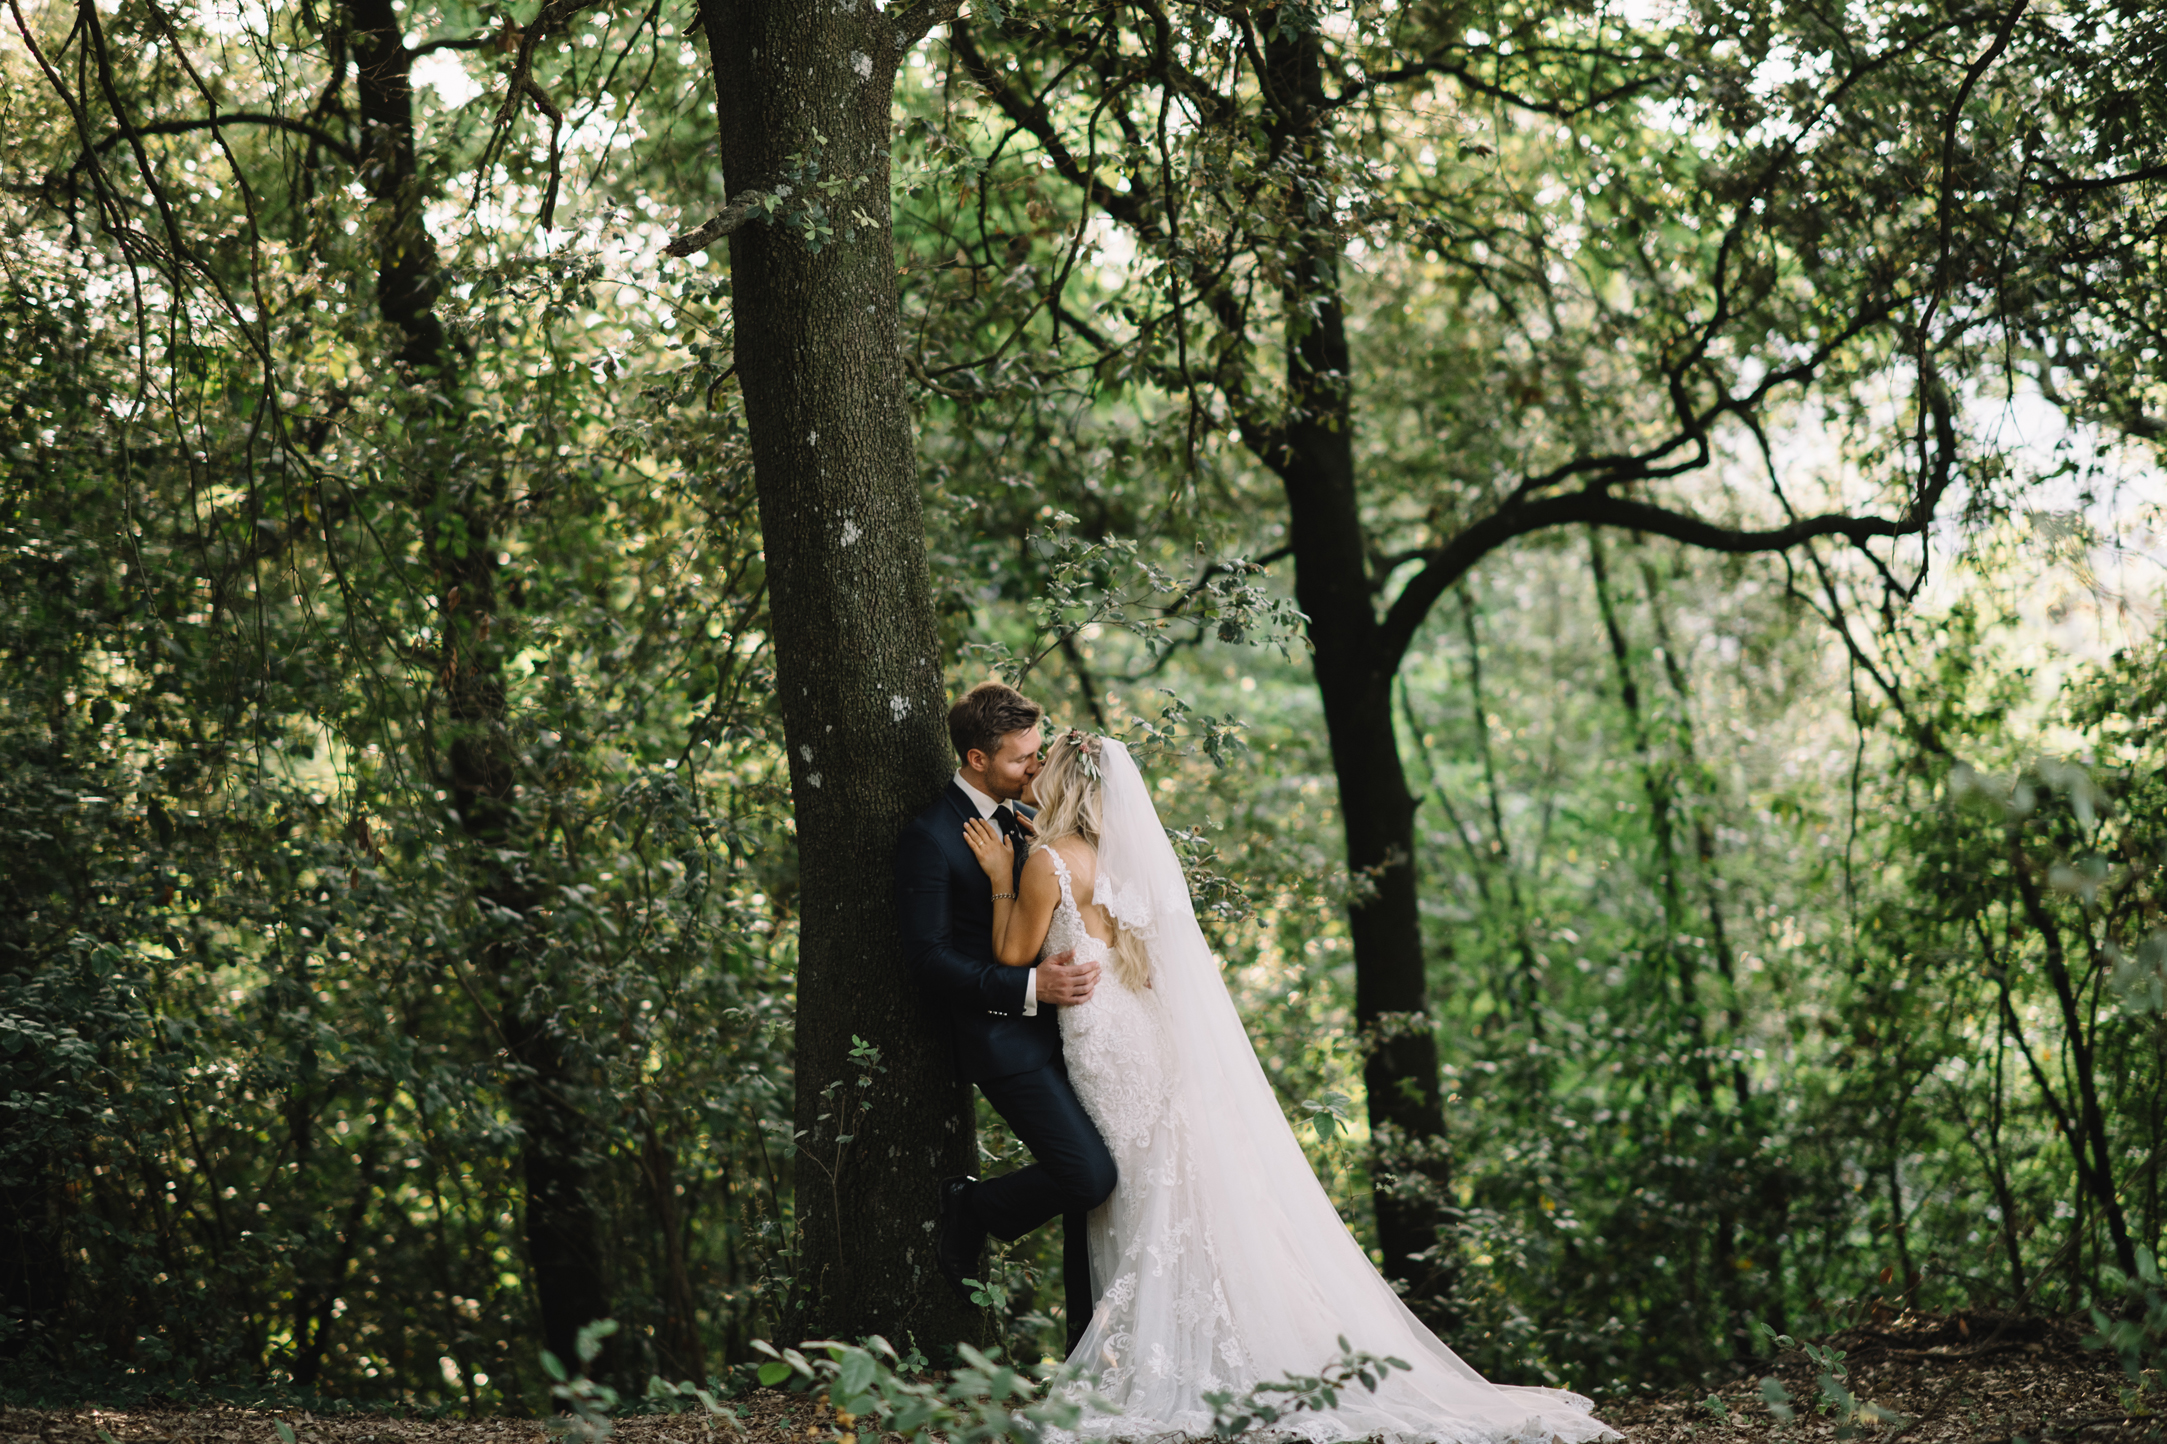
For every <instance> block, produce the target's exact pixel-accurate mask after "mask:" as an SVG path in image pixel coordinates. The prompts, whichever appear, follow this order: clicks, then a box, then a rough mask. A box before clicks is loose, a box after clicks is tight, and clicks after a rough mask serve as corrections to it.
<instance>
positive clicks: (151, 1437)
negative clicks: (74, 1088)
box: [0, 1314, 2163, 1444]
mask: <svg viewBox="0 0 2167 1444" xmlns="http://www.w3.org/2000/svg"><path fill="white" fill-rule="evenodd" d="M2082 1334H2083V1330H2082V1329H2081V1328H2080V1327H2078V1326H2075V1325H2071V1324H2068V1323H2062V1322H2056V1321H2051V1320H2044V1319H2029V1318H2015V1317H2008V1318H2002V1317H1994V1316H1982V1315H1977V1314H1973V1315H1966V1316H1956V1315H1926V1316H1909V1317H1906V1318H1902V1319H1897V1320H1893V1321H1890V1322H1888V1323H1884V1324H1880V1325H1872V1326H1867V1327H1862V1328H1857V1329H1851V1330H1848V1331H1846V1332H1844V1333H1842V1334H1838V1335H1835V1336H1833V1337H1831V1338H1829V1339H1828V1340H1826V1341H1825V1342H1826V1343H1828V1344H1830V1345H1832V1346H1834V1347H1836V1348H1839V1349H1842V1350H1844V1351H1845V1358H1844V1360H1843V1362H1844V1365H1845V1367H1846V1368H1847V1369H1848V1370H1849V1373H1850V1377H1849V1380H1848V1383H1849V1386H1850V1389H1851V1391H1852V1393H1853V1395H1854V1396H1855V1397H1856V1398H1857V1399H1858V1400H1859V1401H1860V1402H1862V1403H1869V1404H1873V1405H1876V1406H1879V1407H1880V1408H1882V1409H1885V1410H1887V1411H1889V1412H1890V1413H1892V1414H1894V1415H1896V1416H1900V1418H1899V1419H1898V1420H1896V1421H1895V1422H1885V1423H1880V1424H1874V1423H1868V1422H1863V1421H1862V1422H1861V1423H1860V1424H1859V1425H1858V1427H1857V1432H1856V1436H1855V1437H1856V1438H1857V1439H1858V1440H1860V1441H1861V1444H1896V1441H1898V1440H1901V1441H1903V1444H1955V1441H1964V1444H2049V1441H2051V1444H2110V1441H2111V1444H2121V1441H2125V1440H2139V1439H2159V1438H2161V1437H2163V1434H2162V1421H2161V1420H2160V1419H2159V1418H2157V1417H2153V1418H2149V1419H2147V1418H2132V1417H2131V1416H2130V1415H2129V1413H2128V1412H2127V1411H2126V1410H2124V1409H2123V1408H2122V1407H2121V1404H2120V1402H2119V1400H2120V1396H2121V1392H2122V1390H2123V1388H2124V1387H2125V1386H2126V1383H2127V1380H2126V1379H2125V1377H2124V1376H2123V1374H2122V1373H2121V1371H2120V1370H2119V1369H2118V1368H2117V1367H2115V1365H2114V1362H2113V1360H2112V1359H2111V1358H2110V1357H2108V1356H2104V1355H2101V1354H2099V1353H2096V1352H2091V1351H2087V1350H2086V1349H2084V1348H2083V1347H2082V1345H2081V1344H2080V1343H2079V1342H2078V1340H2079V1339H2080V1338H2081V1337H2082ZM1819 1373H1820V1370H1819V1369H1818V1368H1817V1367H1816V1366H1815V1365H1814V1364H1813V1363H1812V1362H1811V1361H1810V1360H1808V1359H1807V1358H1806V1357H1805V1355H1804V1354H1803V1353H1801V1352H1799V1351H1797V1350H1787V1351H1785V1353H1784V1354H1783V1355H1782V1356H1781V1357H1779V1358H1778V1359H1776V1360H1775V1361H1774V1362H1773V1363H1771V1364H1769V1365H1767V1366H1765V1367H1763V1368H1761V1369H1758V1370H1756V1371H1754V1372H1752V1373H1750V1374H1745V1375H1741V1376H1740V1377H1739V1378H1738V1379H1736V1380H1735V1381H1733V1382H1731V1383H1729V1384H1726V1385H1723V1386H1722V1387H1720V1388H1717V1389H1713V1390H1711V1389H1708V1388H1706V1387H1701V1388H1690V1389H1686V1388H1681V1389H1678V1390H1674V1391H1673V1392H1671V1393H1669V1394H1666V1395H1660V1396H1653V1397H1647V1398H1641V1399H1630V1400H1606V1401H1604V1402H1602V1403H1601V1404H1599V1405H1598V1406H1597V1413H1598V1414H1599V1415H1600V1416H1601V1417H1602V1418H1604V1419H1605V1420H1607V1421H1609V1422H1610V1423H1611V1424H1612V1425H1613V1426H1615V1427H1616V1428H1617V1429H1619V1430H1620V1431H1621V1432H1623V1433H1624V1435H1625V1437H1626V1439H1627V1440H1629V1441H1630V1444H1684V1441H1686V1440H1689V1439H1690V1440H1692V1441H1693V1444H1758V1441H1768V1444H1821V1441H1824V1440H1826V1441H1833V1440H1835V1439H1837V1438H1838V1437H1839V1434H1838V1429H1839V1423H1840V1421H1839V1420H1838V1419H1837V1418H1835V1417H1834V1416H1832V1415H1830V1414H1829V1413H1827V1412H1825V1411H1814V1410H1811V1409H1810V1408H1809V1407H1807V1406H1808V1403H1809V1401H1811V1400H1814V1399H1816V1398H1818V1397H1819V1394H1820V1390H1819V1383H1818V1378H1819ZM1770 1375H1773V1376H1774V1377H1776V1378H1777V1379H1779V1380H1781V1382H1782V1384H1783V1386H1784V1388H1785V1389H1786V1390H1787V1391H1788V1392H1789V1394H1790V1397H1791V1399H1792V1400H1793V1401H1794V1402H1795V1404H1796V1405H1797V1412H1796V1417H1795V1418H1794V1419H1793V1420H1791V1421H1790V1422H1787V1423H1786V1422H1784V1421H1781V1420H1779V1419H1778V1418H1776V1416H1775V1415H1774V1414H1773V1413H1772V1412H1771V1410H1770V1409H1769V1406H1768V1404H1767V1403H1766V1401H1765V1399H1764V1396H1763V1393H1762V1382H1761V1381H1762V1380H1763V1379H1764V1378H1766V1377H1769V1376H1770ZM1711 1395H1713V1396H1714V1397H1716V1398H1718V1399H1720V1400H1721V1401H1722V1412H1721V1414H1720V1415H1719V1413H1718V1411H1717V1410H1716V1408H1715V1407H1713V1406H1712V1405H1711V1404H1710V1403H1709V1402H1708V1400H1709V1399H1710V1396H1711ZM736 1404H737V1406H738V1407H739V1408H740V1409H742V1411H743V1422H742V1424H741V1425H739V1426H738V1427H737V1428H735V1429H732V1428H730V1427H728V1426H726V1425H723V1424H721V1423H720V1422H719V1421H714V1420H710V1419H708V1418H706V1417H704V1416H702V1415H698V1414H677V1415H668V1414H659V1415H658V1414H648V1415H631V1416H627V1417H624V1418H620V1419H618V1420H616V1421H615V1429H614V1434H613V1436H612V1438H613V1441H614V1444H814V1441H818V1440H821V1439H832V1438H834V1437H835V1432H836V1431H835V1429H834V1424H833V1420H832V1417H831V1416H830V1415H829V1414H828V1411H827V1409H826V1407H825V1405H823V1404H821V1403H818V1402H817V1401H816V1400H814V1399H810V1398H807V1397H806V1396H804V1395H801V1394H788V1393H783V1392H779V1391H776V1390H770V1389H761V1390H756V1391H754V1392H753V1393H751V1394H749V1395H746V1396H744V1397H743V1398H741V1399H739V1400H737V1401H736ZM281 1421H282V1422H284V1423H285V1424H287V1425H288V1426H289V1427H290V1428H291V1429H292V1430H293V1431H294V1434H295V1436H296V1440H297V1444H539V1441H541V1440H543V1439H544V1438H546V1437H550V1435H551V1433H552V1432H553V1431H546V1430H545V1429H544V1427H543V1426H542V1424H540V1423H539V1422H537V1421H535V1420H532V1419H508V1418H495V1419H401V1418H398V1417H396V1416H387V1415H382V1414H351V1415H320V1414H308V1413H303V1412H300V1411H279V1410H272V1409H240V1408H196V1409H187V1408H132V1409H126V1410H120V1409H104V1408H99V1407H97V1406H96V1405H85V1406H83V1407H80V1408H75V1409H59V1410H38V1409H9V1408H0V1444H280V1438H279V1435H278V1432H277V1427H276V1426H277V1424H278V1423H279V1422H281ZM868 1444H870V1441H868Z"/></svg>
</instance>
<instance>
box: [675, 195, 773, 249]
mask: <svg viewBox="0 0 2167 1444" xmlns="http://www.w3.org/2000/svg"><path fill="white" fill-rule="evenodd" d="M761 199H762V200H765V199H766V197H765V196H763V197H761ZM758 213H759V207H758V206H757V205H756V204H754V203H753V202H752V201H750V200H742V201H732V202H731V203H730V204H729V205H726V206H724V207H723V208H722V209H721V210H719V211H717V212H716V213H715V214H714V215H713V216H711V217H709V218H708V220H707V223H706V224H705V225H703V226H701V227H700V228H699V229H698V230H693V231H687V232H685V233H684V234H683V235H681V236H678V237H676V238H675V239H673V240H672V241H671V242H670V243H669V244H668V245H666V246H664V247H663V248H662V254H663V255H665V256H689V255H691V254H692V253H693V252H694V251H704V250H706V249H707V248H708V247H709V246H712V245H713V244H715V242H717V241H719V240H721V239H722V238H723V237H724V236H727V235H728V234H730V232H732V231H735V230H739V229H742V228H743V227H744V225H745V223H746V222H747V221H749V220H751V219H752V218H753V217H754V216H755V215H757V214H758Z"/></svg>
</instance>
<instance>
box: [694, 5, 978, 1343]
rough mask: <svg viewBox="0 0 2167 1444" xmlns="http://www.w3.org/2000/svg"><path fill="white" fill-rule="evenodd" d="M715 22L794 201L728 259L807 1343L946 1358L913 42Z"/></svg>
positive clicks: (936, 708) (962, 1319)
mask: <svg viewBox="0 0 2167 1444" xmlns="http://www.w3.org/2000/svg"><path fill="white" fill-rule="evenodd" d="M700 15H701V21H702V23H703V25H704V27H705V29H706V32H707V37H708V45H709V48H710V53H711V54H712V56H713V59H714V67H715V89H716V93H717V99H718V102H719V104H718V107H717V109H718V112H719V119H720V124H721V133H722V162H723V171H724V174H725V176H726V177H727V178H728V182H729V185H730V186H731V188H732V190H733V191H734V192H737V193H742V192H744V191H746V190H748V189H759V190H763V191H773V190H775V189H776V188H777V187H778V185H780V184H789V185H790V186H792V188H793V194H792V195H791V196H790V197H788V198H786V199H785V200H784V202H783V204H782V214H781V216H780V217H778V218H776V219H774V220H770V221H766V222H761V223H756V224H753V225H749V226H746V227H744V228H742V229H740V230H738V231H736V232H735V233H734V234H732V236H731V238H730V271H731V284H732V293H733V296H734V303H733V304H734V315H735V324H736V355H737V363H738V377H739V379H740V383H741V384H742V386H743V387H744V394H745V414H746V419H747V422H748V424H749V426H750V430H751V435H752V451H753V467H754V478H755V481H756V484H757V489H758V492H759V497H760V523H761V531H762V536H763V538H764V540H765V542H766V546H767V574H768V585H769V589H770V598H771V602H770V615H771V616H772V619H773V623H772V625H773V629H774V638H775V657H776V684H777V688H778V691H779V699H778V700H779V702H780V704H781V710H782V717H783V731H784V739H785V742H786V744H787V746H788V748H789V755H790V778H791V794H792V798H793V800H794V803H795V806H796V813H797V841H798V858H799V881H800V887H801V889H802V897H801V899H800V907H799V912H800V917H801V922H800V931H799V962H798V1034H797V1078H798V1084H797V1089H798V1093H797V1127H798V1129H799V1130H800V1137H799V1151H798V1155H797V1164H796V1168H795V1177H796V1188H797V1198H796V1217H797V1225H798V1238H797V1243H798V1247H799V1254H798V1267H799V1285H800V1291H801V1295H800V1299H799V1309H798V1311H797V1317H796V1318H794V1319H793V1320H792V1322H793V1323H794V1324H795V1325H796V1326H797V1327H799V1328H800V1329H802V1330H804V1331H806V1332H809V1333H815V1334H820V1335H824V1336H831V1337H837V1338H851V1337H855V1336H857V1335H860V1334H866V1333H876V1332H877V1333H882V1334H886V1335H888V1336H889V1337H891V1338H892V1339H894V1340H896V1341H897V1342H898V1343H900V1342H901V1341H902V1339H903V1337H904V1334H905V1332H906V1331H907V1332H909V1333H913V1334H915V1335H916V1337H917V1338H918V1339H919V1340H921V1341H923V1342H926V1343H929V1344H930V1343H933V1342H936V1341H938V1342H943V1343H945V1342H948V1341H951V1340H954V1339H958V1338H966V1337H970V1336H972V1335H974V1334H975V1332H976V1320H975V1318H974V1316H973V1315H972V1314H971V1313H970V1312H969V1311H968V1310H967V1309H966V1308H964V1307H963V1306H962V1305H961V1304H960V1303H959V1302H958V1301H957V1300H956V1299H955V1298H954V1297H953V1295H952V1294H950V1293H949V1292H948V1290H947V1286H946V1285H945V1284H944V1283H943V1282H942V1281H941V1278H940V1274H939V1272H938V1271H937V1270H936V1269H935V1267H934V1265H933V1258H932V1247H931V1234H930V1233H929V1232H928V1231H927V1229H926V1227H925V1225H926V1224H927V1223H928V1222H929V1221H930V1220H931V1219H932V1217H933V1185H934V1183H935V1181H936V1180H937V1179H938V1178H940V1177H941V1176H943V1175H945V1174H950V1173H962V1172H965V1171H968V1170H969V1169H970V1168H971V1166H972V1163H973V1160H974V1158H975V1154H976V1141H975V1133H974V1130H973V1126H972V1113H971V1107H970V1094H969V1090H968V1089H967V1088H966V1087H964V1086H962V1085H960V1084H958V1083H957V1082H956V1081H955V1077H954V1074H953V1071H952V1068H951V1064H950V1059H949V1056H948V1047H947V1044H946V1040H945V1035H944V1033H943V1031H942V1030H941V1029H940V1027H939V1024H938V1021H937V1020H936V1019H935V1018H933V1017H932V1016H931V1015H930V1012H929V1010H928V1009H927V1008H926V1007H925V1006H924V1004H923V1003H922V1001H921V1000H920V998H919V997H918V995H917V993H916V990H915V989H914V988H913V987H912V985H911V982H910V980H909V978H908V976H907V975H906V974H905V972H904V970H903V967H902V965H901V961H900V947H899V944H898V939H897V934H896V927H895V916H894V906H893V899H892V897H891V893H890V884H889V881H888V880H889V878H890V876H891V875H892V864H891V856H890V854H891V852H892V849H893V847H894V841H895V837H896V834H897V832H898V830H899V829H900V828H901V826H902V824H903V822H904V821H905V820H906V819H907V818H908V817H909V816H910V814H912V813H913V812H915V811H916V810H917V809H918V808H920V807H922V806H924V805H925V803H926V802H927V801H928V800H930V799H931V798H932V797H933V796H934V794H935V793H936V791H937V790H938V789H939V787H940V786H941V784H942V782H943V781H944V780H945V778H946V775H947V773H948V771H949V770H950V768H951V767H952V765H953V760H952V759H951V758H950V757H949V755H948V751H947V747H946V744H945V740H944V739H945V729H944V726H943V717H944V713H945V702H944V698H943V688H942V678H941V665H940V650H939V641H938V635H937V632H936V629H935V623H934V614H933V600H932V588H931V584H930V580H929V578H928V575H927V568H926V557H925V541H924V536H925V533H924V527H923V522H922V519H921V516H920V512H919V494H918V483H917V477H916V464H915V460H914V457H913V448H912V439H911V417H910V410H909V403H908V397H907V395H906V393H905V390H904V378H903V370H902V365H901V360H900V347H899V331H898V325H897V314H896V288H895V256H894V250H893V244H892V241H891V237H890V230H889V209H888V165H889V158H888V147H889V139H890V116H889V105H890V94H891V90H892V88H893V83H894V76H895V67H896V61H897V54H896V48H897V41H896V32H895V28H894V27H895V21H894V20H893V19H892V18H891V17H890V16H889V15H887V14H884V13H883V12H882V11H881V10H880V9H878V8H876V7H875V6H873V5H870V4H856V5H853V4H827V3H822V4H807V3H804V0H701V6H700ZM794 158H795V159H794ZM798 160H803V161H809V162H815V163H817V165H818V179H819V180H820V181H821V182H823V183H826V182H833V181H841V182H843V186H842V188H841V189H840V190H838V191H835V192H832V193H829V194H827V195H825V196H824V197H819V199H820V201H821V204H822V205H824V208H825V220H826V222H827V224H828V225H829V226H831V227H832V230H833V234H832V235H830V236H828V237H825V238H823V239H822V240H821V241H820V244H819V246H818V248H817V249H816V248H815V245H814V242H813V240H812V238H811V237H810V236H809V234H808V231H807V230H806V229H805V228H804V227H802V226H800V225H799V224H796V223H795V222H796V220H797V219H800V218H802V219H804V220H808V221H809V220H811V219H813V218H812V216H811V215H810V214H809V213H808V212H807V211H806V210H805V209H804V207H805V206H806V205H807V204H808V203H809V202H812V201H813V200H814V199H815V198H816V196H815V193H814V192H813V190H812V181H813V177H812V176H811V175H810V174H808V173H807V172H806V171H803V170H798V169H797V164H796V162H797V161H798ZM793 171H795V172H796V173H795V174H793ZM854 1039H863V1040H864V1041H865V1042H866V1043H868V1044H871V1045H872V1046H873V1047H875V1048H877V1049H878V1050H879V1062H878V1064H877V1067H876V1066H874V1065H870V1064H868V1063H866V1062H865V1061H864V1060H863V1059H862V1058H858V1059H854V1058H853V1052H852V1050H853V1040H854Z"/></svg>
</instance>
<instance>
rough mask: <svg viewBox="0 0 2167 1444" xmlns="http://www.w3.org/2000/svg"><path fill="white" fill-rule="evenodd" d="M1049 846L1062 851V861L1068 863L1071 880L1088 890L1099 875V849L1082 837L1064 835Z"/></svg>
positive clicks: (1056, 850)
mask: <svg viewBox="0 0 2167 1444" xmlns="http://www.w3.org/2000/svg"><path fill="white" fill-rule="evenodd" d="M1048 847H1050V848H1051V849H1052V850H1053V851H1055V852H1058V853H1060V854H1061V861H1063V862H1065V863H1067V864H1068V875H1069V878H1070V880H1071V881H1073V882H1074V883H1075V884H1076V886H1078V887H1080V888H1084V889H1087V890H1088V889H1089V888H1090V886H1091V883H1092V881H1093V880H1094V879H1096V878H1097V877H1098V875H1099V850H1098V849H1097V848H1095V847H1093V846H1092V845H1091V844H1090V843H1088V842H1085V841H1084V840H1083V839H1082V838H1080V837H1064V838H1062V839H1061V840H1060V841H1059V842H1055V843H1049V844H1048Z"/></svg>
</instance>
